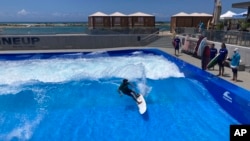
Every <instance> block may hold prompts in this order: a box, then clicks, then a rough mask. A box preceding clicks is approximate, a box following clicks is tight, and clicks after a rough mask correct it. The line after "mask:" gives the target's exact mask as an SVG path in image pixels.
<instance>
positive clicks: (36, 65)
mask: <svg viewBox="0 0 250 141" xmlns="http://www.w3.org/2000/svg"><path fill="white" fill-rule="evenodd" d="M0 74H1V75H0V85H4V84H7V85H9V84H12V85H13V84H16V85H17V84H20V83H27V82H28V81H41V82H63V81H68V80H72V79H82V78H90V79H100V78H110V77H118V78H128V79H136V78H142V77H146V78H149V79H155V80H156V79H162V78H167V77H184V74H183V73H181V72H180V71H179V68H178V67H177V66H176V64H174V63H172V62H170V61H168V60H166V58H164V57H161V56H155V55H142V56H137V55H136V56H123V57H96V58H78V59H62V58H58V59H42V60H41V59H31V60H22V61H0Z"/></svg>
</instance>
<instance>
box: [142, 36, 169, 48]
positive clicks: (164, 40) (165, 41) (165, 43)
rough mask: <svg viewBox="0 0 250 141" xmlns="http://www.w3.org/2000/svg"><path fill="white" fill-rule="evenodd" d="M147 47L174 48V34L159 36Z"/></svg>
mask: <svg viewBox="0 0 250 141" xmlns="http://www.w3.org/2000/svg"><path fill="white" fill-rule="evenodd" d="M145 46H147V47H164V48H172V47H173V45H172V36H171V35H164V36H159V38H158V39H157V40H155V41H153V42H151V43H149V44H147V45H145Z"/></svg>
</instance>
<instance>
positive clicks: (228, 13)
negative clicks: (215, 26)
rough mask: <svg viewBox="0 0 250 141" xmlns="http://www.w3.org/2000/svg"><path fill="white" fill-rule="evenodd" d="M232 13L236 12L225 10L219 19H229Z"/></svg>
mask: <svg viewBox="0 0 250 141" xmlns="http://www.w3.org/2000/svg"><path fill="white" fill-rule="evenodd" d="M234 15H236V13H234V12H232V11H227V12H226V13H224V14H222V15H221V16H220V19H230V18H232V17H233V16H234Z"/></svg>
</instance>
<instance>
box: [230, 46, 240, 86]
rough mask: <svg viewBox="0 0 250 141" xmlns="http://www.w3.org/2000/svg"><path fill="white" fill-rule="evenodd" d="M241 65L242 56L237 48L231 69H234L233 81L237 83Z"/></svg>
mask: <svg viewBox="0 0 250 141" xmlns="http://www.w3.org/2000/svg"><path fill="white" fill-rule="evenodd" d="M239 65H240V54H239V50H238V48H235V49H234V54H233V56H232V58H231V63H230V67H231V68H232V72H233V79H232V81H235V82H237V77H238V68H239Z"/></svg>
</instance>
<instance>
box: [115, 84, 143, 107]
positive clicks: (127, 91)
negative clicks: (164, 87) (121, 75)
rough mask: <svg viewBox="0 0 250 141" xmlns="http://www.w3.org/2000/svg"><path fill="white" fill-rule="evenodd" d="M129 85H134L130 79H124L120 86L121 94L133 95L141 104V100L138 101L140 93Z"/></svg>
mask: <svg viewBox="0 0 250 141" xmlns="http://www.w3.org/2000/svg"><path fill="white" fill-rule="evenodd" d="M129 86H133V85H132V84H131V83H129V82H128V79H123V81H122V83H121V85H120V86H119V88H118V92H119V94H120V95H122V93H123V94H125V95H128V96H130V97H132V98H133V99H134V100H135V101H136V102H137V104H140V103H141V101H138V100H137V98H138V97H139V96H140V94H137V93H136V92H135V91H133V90H131V89H130V88H129Z"/></svg>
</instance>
